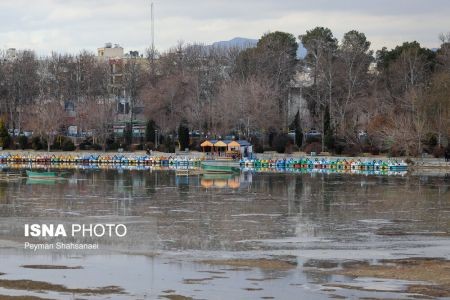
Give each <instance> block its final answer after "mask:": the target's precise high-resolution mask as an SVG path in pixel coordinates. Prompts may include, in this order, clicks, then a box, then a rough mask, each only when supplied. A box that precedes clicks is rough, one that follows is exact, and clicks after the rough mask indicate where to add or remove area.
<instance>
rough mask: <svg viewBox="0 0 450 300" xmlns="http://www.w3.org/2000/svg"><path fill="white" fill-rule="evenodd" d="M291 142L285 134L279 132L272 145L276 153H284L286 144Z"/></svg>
mask: <svg viewBox="0 0 450 300" xmlns="http://www.w3.org/2000/svg"><path fill="white" fill-rule="evenodd" d="M290 142H291V139H290V138H289V136H288V135H287V134H279V135H277V136H276V137H275V138H274V139H273V147H274V148H275V151H277V152H278V153H285V152H286V146H287V145H288V143H290Z"/></svg>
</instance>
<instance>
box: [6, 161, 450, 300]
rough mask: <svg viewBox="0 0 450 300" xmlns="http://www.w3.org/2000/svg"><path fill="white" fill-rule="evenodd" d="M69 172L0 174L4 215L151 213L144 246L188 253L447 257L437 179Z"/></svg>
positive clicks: (448, 197) (447, 206)
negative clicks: (51, 176) (44, 176)
mask: <svg viewBox="0 0 450 300" xmlns="http://www.w3.org/2000/svg"><path fill="white" fill-rule="evenodd" d="M67 172H68V174H67V176H66V177H67V178H66V179H64V180H56V181H55V182H53V183H52V184H45V183H40V182H34V183H32V184H30V183H31V182H30V180H29V179H18V180H10V181H0V217H1V218H19V217H20V218H27V217H47V218H50V217H51V218H56V219H58V218H61V219H64V218H66V217H68V216H74V215H75V216H79V217H89V216H96V217H98V216H108V217H114V216H121V217H143V218H145V217H151V218H152V220H155V224H156V225H155V226H154V227H152V228H153V229H151V230H154V231H155V232H154V235H155V236H157V239H158V243H154V244H152V245H153V247H155V249H149V250H151V251H161V252H164V251H170V252H178V253H179V252H180V251H181V252H182V253H184V254H189V255H194V257H200V256H201V257H203V256H207V257H215V256H217V255H221V256H223V255H225V256H233V255H238V256H242V257H254V256H256V257H261V256H265V255H295V256H296V257H297V260H298V261H299V265H301V263H302V262H303V261H304V260H308V259H322V258H325V259H330V258H336V259H374V258H382V257H384V258H385V257H396V256H401V255H403V256H405V255H408V256H413V255H418V256H440V257H449V256H450V254H449V253H448V247H449V246H450V244H449V242H448V238H447V237H446V236H445V234H448V233H449V228H450V188H449V182H448V179H446V178H443V177H413V176H405V177H399V176H393V177H388V176H364V175H355V176H346V175H343V174H321V173H311V174H287V173H252V172H242V173H241V174H239V175H237V176H229V175H225V176H223V175H213V176H209V175H208V176H202V175H196V176H176V174H175V171H155V170H146V171H140V170H127V169H122V170H121V171H120V172H118V171H117V170H98V169H94V170H89V169H88V170H84V169H77V170H68V171H67ZM1 243H2V241H0V253H1V251H2V250H1V247H2V246H4V245H2V244H1ZM446 249H447V250H446ZM200 268H201V267H200ZM2 271H4V270H1V269H0V272H2ZM292 276H294V275H292ZM295 276H300V275H295ZM302 276H303V275H302ZM305 276H306V275H305ZM308 276H312V275H311V274H309V275H308ZM319 277H320V278H319V279H317V278H316V279H314V280H315V281H320V282H326V281H328V280H331V279H330V278H328V277H329V275H328V277H327V276H319ZM302 278H303V277H302ZM305 278H306V277H305ZM305 278H304V279H302V280H305V281H308V280H310V281H314V280H313V279H311V278H310V279H307V278H306V279H305ZM297 288H298V287H297ZM193 289H195V287H193ZM274 289H276V288H274ZM190 291H192V289H190ZM0 294H1V293H0ZM258 295H259V294H258ZM206 298H208V297H206ZM244 298H245V297H244Z"/></svg>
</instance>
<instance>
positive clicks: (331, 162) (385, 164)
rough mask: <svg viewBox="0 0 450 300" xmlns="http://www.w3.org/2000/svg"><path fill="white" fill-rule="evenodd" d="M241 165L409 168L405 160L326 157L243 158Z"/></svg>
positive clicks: (310, 167) (267, 166)
mask: <svg viewBox="0 0 450 300" xmlns="http://www.w3.org/2000/svg"><path fill="white" fill-rule="evenodd" d="M239 163H240V165H241V166H245V167H256V168H292V169H336V170H407V169H408V164H407V163H405V162H404V161H400V162H399V161H397V160H394V159H389V160H387V161H386V160H376V159H373V160H369V159H368V160H360V159H356V160H353V159H349V160H347V159H325V158H322V159H320V158H315V159H310V158H299V159H294V158H290V159H278V160H268V159H267V160H259V159H242V160H240V162H239Z"/></svg>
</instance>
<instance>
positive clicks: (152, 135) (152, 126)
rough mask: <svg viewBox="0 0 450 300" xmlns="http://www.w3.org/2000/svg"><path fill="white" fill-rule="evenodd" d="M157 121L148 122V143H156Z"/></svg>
mask: <svg viewBox="0 0 450 300" xmlns="http://www.w3.org/2000/svg"><path fill="white" fill-rule="evenodd" d="M156 129H157V128H156V124H155V121H153V120H152V119H150V120H148V122H147V126H146V127H145V141H146V142H152V143H154V142H155V130H156Z"/></svg>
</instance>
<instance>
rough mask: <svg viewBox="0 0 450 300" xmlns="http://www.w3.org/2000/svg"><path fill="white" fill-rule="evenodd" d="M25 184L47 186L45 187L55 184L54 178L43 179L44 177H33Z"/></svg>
mask: <svg viewBox="0 0 450 300" xmlns="http://www.w3.org/2000/svg"><path fill="white" fill-rule="evenodd" d="M27 184H47V185H53V184H56V179H55V178H51V177H49V178H44V177H39V178H38V177H33V178H31V177H30V178H27Z"/></svg>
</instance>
